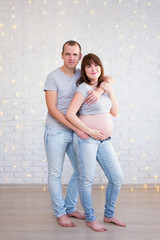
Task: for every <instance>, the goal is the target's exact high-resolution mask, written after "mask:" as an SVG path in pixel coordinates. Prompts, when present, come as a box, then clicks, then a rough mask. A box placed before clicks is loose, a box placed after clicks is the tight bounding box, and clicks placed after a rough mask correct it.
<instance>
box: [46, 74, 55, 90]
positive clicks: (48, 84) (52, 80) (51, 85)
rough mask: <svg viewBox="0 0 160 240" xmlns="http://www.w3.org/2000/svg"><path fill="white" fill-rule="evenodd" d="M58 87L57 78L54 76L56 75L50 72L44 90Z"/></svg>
mask: <svg viewBox="0 0 160 240" xmlns="http://www.w3.org/2000/svg"><path fill="white" fill-rule="evenodd" d="M57 89H58V86H57V83H56V79H55V78H54V75H53V74H52V73H50V74H49V75H48V76H47V79H46V82H45V85H44V88H43V90H44V91H45V90H50V91H57Z"/></svg>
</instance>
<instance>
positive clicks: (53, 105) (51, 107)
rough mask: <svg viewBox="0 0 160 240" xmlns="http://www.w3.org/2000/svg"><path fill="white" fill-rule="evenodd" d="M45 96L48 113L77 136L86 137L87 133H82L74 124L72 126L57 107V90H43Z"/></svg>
mask: <svg viewBox="0 0 160 240" xmlns="http://www.w3.org/2000/svg"><path fill="white" fill-rule="evenodd" d="M45 97H46V105H47V108H48V112H49V113H50V115H51V116H53V117H54V118H55V119H57V121H58V122H60V123H62V124H63V125H65V126H67V127H69V128H71V129H72V130H73V131H75V132H76V133H77V134H78V136H79V137H81V138H83V139H87V138H88V135H87V134H86V133H83V132H82V131H80V130H79V129H77V128H76V127H75V126H73V125H72V124H71V123H70V122H69V121H68V120H67V119H66V117H65V115H64V114H63V113H62V112H61V111H60V110H59V109H58V108H57V91H45Z"/></svg>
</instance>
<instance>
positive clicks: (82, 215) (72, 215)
mask: <svg viewBox="0 0 160 240" xmlns="http://www.w3.org/2000/svg"><path fill="white" fill-rule="evenodd" d="M67 215H68V216H69V217H75V218H78V219H85V216H84V214H82V213H80V212H79V211H78V210H76V211H75V212H73V213H70V214H67Z"/></svg>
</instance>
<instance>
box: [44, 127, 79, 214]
mask: <svg viewBox="0 0 160 240" xmlns="http://www.w3.org/2000/svg"><path fill="white" fill-rule="evenodd" d="M44 143H45V150H46V156H47V161H48V188H49V192H50V196H51V201H52V206H53V208H54V214H55V216H56V217H57V218H58V217H60V216H62V215H64V214H66V213H68V214H69V213H72V212H74V211H76V203H77V199H78V174H77V171H76V160H75V152H74V149H73V132H72V131H70V130H68V131H67V130H61V129H55V128H52V127H48V126H46V128H45V133H44ZM65 153H67V155H68V157H69V159H70V161H71V164H72V167H73V174H72V176H71V179H70V182H69V185H68V190H67V194H66V198H65V200H63V197H62V186H61V176H62V171H63V163H64V158H65Z"/></svg>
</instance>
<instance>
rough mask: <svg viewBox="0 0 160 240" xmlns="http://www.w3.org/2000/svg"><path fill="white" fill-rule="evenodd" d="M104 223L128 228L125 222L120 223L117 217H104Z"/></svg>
mask: <svg viewBox="0 0 160 240" xmlns="http://www.w3.org/2000/svg"><path fill="white" fill-rule="evenodd" d="M104 222H106V223H114V224H116V225H118V226H121V227H126V224H125V222H122V221H120V220H119V219H118V218H117V217H112V218H107V217H104Z"/></svg>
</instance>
